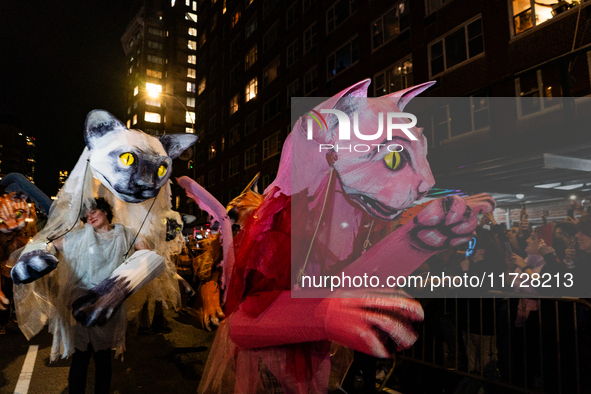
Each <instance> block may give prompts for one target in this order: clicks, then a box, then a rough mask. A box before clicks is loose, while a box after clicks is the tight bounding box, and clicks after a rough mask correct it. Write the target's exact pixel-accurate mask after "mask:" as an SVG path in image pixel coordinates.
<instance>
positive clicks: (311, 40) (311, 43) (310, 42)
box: [304, 22, 317, 53]
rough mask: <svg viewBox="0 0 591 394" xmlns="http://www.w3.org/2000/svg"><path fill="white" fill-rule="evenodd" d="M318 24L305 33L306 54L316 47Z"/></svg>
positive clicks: (314, 24)
mask: <svg viewBox="0 0 591 394" xmlns="http://www.w3.org/2000/svg"><path fill="white" fill-rule="evenodd" d="M316 36H317V31H316V22H314V23H313V24H312V25H311V26H310V27H308V28H307V29H306V31H304V53H308V52H309V51H310V50H311V49H312V48H314V47H316Z"/></svg>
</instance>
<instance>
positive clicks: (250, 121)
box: [244, 111, 257, 136]
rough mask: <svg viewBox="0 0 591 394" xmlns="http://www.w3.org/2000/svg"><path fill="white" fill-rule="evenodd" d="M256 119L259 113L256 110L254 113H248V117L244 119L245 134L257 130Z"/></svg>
mask: <svg viewBox="0 0 591 394" xmlns="http://www.w3.org/2000/svg"><path fill="white" fill-rule="evenodd" d="M256 120H257V113H256V111H255V112H253V113H252V114H250V115H248V116H247V117H246V119H244V135H245V136H247V135H249V134H250V133H252V132H254V131H255V130H256Z"/></svg>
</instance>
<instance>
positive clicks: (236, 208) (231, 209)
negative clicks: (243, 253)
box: [226, 172, 263, 227]
mask: <svg viewBox="0 0 591 394" xmlns="http://www.w3.org/2000/svg"><path fill="white" fill-rule="evenodd" d="M260 176H261V173H260V172H259V173H258V174H256V175H255V177H254V178H253V179H252V181H250V183H249V184H248V185H247V186H246V187H245V188H244V190H243V191H242V193H240V195H238V196H237V197H236V198H234V199H233V200H232V201H230V202H229V203H228V205H227V206H226V209H227V210H228V216H230V219H232V223H234V224H237V225H239V226H240V227H244V223H246V220H247V219H248V218H249V217H250V215H251V214H252V213H253V212H254V211H255V210H256V209H257V208H258V207H259V205H261V203H262V202H263V195H261V194H259V189H258V187H257V183H258V181H259V177H260Z"/></svg>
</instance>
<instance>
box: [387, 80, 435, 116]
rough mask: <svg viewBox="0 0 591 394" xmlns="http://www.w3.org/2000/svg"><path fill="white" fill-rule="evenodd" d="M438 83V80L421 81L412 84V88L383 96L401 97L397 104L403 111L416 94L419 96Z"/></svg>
mask: <svg viewBox="0 0 591 394" xmlns="http://www.w3.org/2000/svg"><path fill="white" fill-rule="evenodd" d="M436 83H437V82H435V81H430V82H425V83H421V84H419V85H416V86H411V87H410V88H407V89H403V90H399V91H397V92H394V93H390V94H386V95H385V96H383V97H399V99H398V103H397V105H398V108H399V109H400V110H401V111H403V110H404V107H406V104H408V103H409V102H410V100H412V99H413V98H414V97H415V96H418V95H419V94H421V93H423V92H424V91H425V90H427V89H429V88H430V87H431V86H433V85H435V84H436Z"/></svg>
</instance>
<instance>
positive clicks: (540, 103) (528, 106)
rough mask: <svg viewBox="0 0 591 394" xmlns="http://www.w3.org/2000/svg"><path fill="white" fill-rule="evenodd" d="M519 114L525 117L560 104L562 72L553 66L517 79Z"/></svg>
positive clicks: (525, 74) (516, 89)
mask: <svg viewBox="0 0 591 394" xmlns="http://www.w3.org/2000/svg"><path fill="white" fill-rule="evenodd" d="M515 93H516V95H517V97H520V98H519V99H518V100H517V106H518V114H519V116H525V115H529V114H532V113H534V112H538V111H542V110H544V109H546V108H549V107H551V106H554V105H557V104H559V103H560V98H557V97H562V85H561V82H560V71H559V70H558V69H557V68H555V67H552V66H547V67H545V68H543V69H541V70H533V71H529V72H526V73H523V74H521V75H520V76H519V78H516V79H515Z"/></svg>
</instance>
